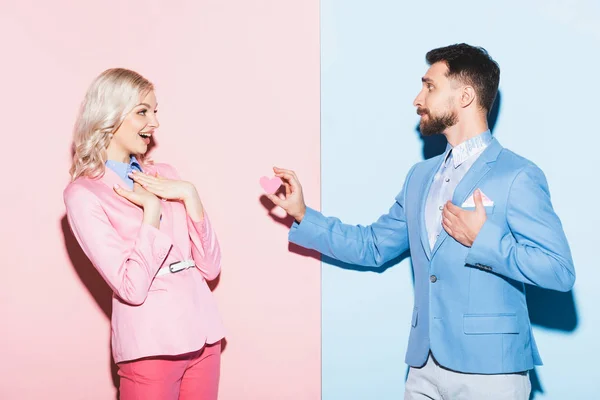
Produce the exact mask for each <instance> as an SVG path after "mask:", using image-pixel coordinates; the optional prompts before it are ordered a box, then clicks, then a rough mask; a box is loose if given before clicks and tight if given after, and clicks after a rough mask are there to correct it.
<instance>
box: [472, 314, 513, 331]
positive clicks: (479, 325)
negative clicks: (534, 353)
mask: <svg viewBox="0 0 600 400" xmlns="http://www.w3.org/2000/svg"><path fill="white" fill-rule="evenodd" d="M463 330H464V332H465V334H467V335H490V334H494V333H519V324H518V321H517V314H465V315H464V316H463Z"/></svg>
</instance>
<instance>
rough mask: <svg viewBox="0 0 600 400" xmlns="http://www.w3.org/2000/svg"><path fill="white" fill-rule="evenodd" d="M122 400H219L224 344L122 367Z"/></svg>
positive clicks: (152, 358) (125, 364)
mask: <svg viewBox="0 0 600 400" xmlns="http://www.w3.org/2000/svg"><path fill="white" fill-rule="evenodd" d="M118 366H119V376H120V377H121V385H120V389H119V391H120V395H121V397H120V398H121V400H192V399H193V400H217V394H218V390H219V375H220V370H221V342H217V343H215V344H211V345H206V346H205V347H204V348H203V349H201V350H198V351H195V352H193V353H187V354H182V355H178V356H161V357H148V358H143V359H140V360H135V361H129V362H123V363H119V364H118Z"/></svg>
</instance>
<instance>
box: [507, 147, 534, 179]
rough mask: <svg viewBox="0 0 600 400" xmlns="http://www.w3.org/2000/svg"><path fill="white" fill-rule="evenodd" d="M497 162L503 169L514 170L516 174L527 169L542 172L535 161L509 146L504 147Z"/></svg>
mask: <svg viewBox="0 0 600 400" xmlns="http://www.w3.org/2000/svg"><path fill="white" fill-rule="evenodd" d="M497 163H498V165H499V166H500V167H501V168H502V169H505V170H509V171H512V172H513V173H515V174H518V173H520V172H521V171H525V170H530V171H536V172H542V171H541V169H540V168H539V167H538V166H537V165H536V164H535V163H534V162H533V161H531V160H529V159H527V158H525V157H523V156H521V155H519V154H517V153H515V152H514V151H512V150H509V149H507V148H504V149H502V151H501V152H500V154H499V155H498V160H497Z"/></svg>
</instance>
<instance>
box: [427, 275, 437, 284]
mask: <svg viewBox="0 0 600 400" xmlns="http://www.w3.org/2000/svg"><path fill="white" fill-rule="evenodd" d="M429 280H430V281H431V283H436V282H437V276H435V275H431V276H430V277H429Z"/></svg>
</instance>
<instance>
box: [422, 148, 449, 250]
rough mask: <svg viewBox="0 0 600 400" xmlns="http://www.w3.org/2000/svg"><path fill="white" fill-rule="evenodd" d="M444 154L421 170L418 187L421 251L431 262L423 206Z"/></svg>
mask: <svg viewBox="0 0 600 400" xmlns="http://www.w3.org/2000/svg"><path fill="white" fill-rule="evenodd" d="M446 154H447V152H444V154H442V155H441V156H440V157H439V160H437V161H436V160H431V163H429V165H427V164H426V166H427V167H426V168H423V171H422V172H421V176H420V179H421V181H422V183H421V184H420V185H419V186H420V187H422V188H423V192H422V193H421V198H420V200H421V203H420V204H419V234H420V236H421V244H422V245H423V250H425V255H426V256H427V258H428V259H429V260H431V256H432V255H431V247H430V245H429V237H428V236H427V225H426V223H425V205H426V204H427V196H428V195H429V189H431V184H432V183H433V177H434V176H435V174H436V173H437V172H438V171H439V169H440V166H441V165H442V162H443V161H444V159H445V157H446Z"/></svg>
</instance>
